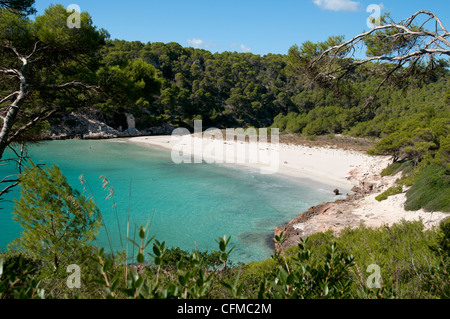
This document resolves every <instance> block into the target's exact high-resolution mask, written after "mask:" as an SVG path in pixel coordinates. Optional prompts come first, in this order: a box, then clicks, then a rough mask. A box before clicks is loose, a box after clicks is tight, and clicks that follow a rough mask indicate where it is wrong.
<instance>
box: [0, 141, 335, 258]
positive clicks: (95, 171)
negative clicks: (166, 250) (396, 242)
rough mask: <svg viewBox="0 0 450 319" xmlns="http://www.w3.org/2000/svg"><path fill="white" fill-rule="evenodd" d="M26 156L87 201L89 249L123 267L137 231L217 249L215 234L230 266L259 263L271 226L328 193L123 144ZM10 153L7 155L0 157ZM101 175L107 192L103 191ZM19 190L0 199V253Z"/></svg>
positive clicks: (54, 147)
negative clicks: (112, 256) (96, 222)
mask: <svg viewBox="0 0 450 319" xmlns="http://www.w3.org/2000/svg"><path fill="white" fill-rule="evenodd" d="M27 154H28V156H29V158H30V159H31V160H32V161H33V162H34V163H35V164H38V165H41V167H43V166H47V167H51V166H52V165H53V164H55V165H57V166H58V167H59V168H60V169H61V171H62V172H63V174H64V175H65V177H66V178H67V180H68V182H69V183H70V185H71V186H72V187H73V188H74V189H77V190H79V191H80V192H82V193H83V194H84V195H85V196H86V197H88V198H90V199H92V200H94V201H95V203H96V204H97V206H98V207H99V209H100V211H101V214H102V216H103V220H104V224H105V226H103V227H102V228H101V229H100V231H99V234H98V235H97V239H96V241H95V245H97V246H99V247H103V248H105V251H107V252H109V251H112V252H113V253H115V252H120V251H127V250H128V255H129V256H130V262H132V259H133V254H136V251H137V250H136V249H135V248H133V244H132V243H131V240H135V239H136V237H137V233H138V232H137V231H138V230H139V228H140V227H141V226H146V227H147V229H148V234H149V236H153V235H154V236H155V238H156V239H157V240H159V241H160V242H162V241H165V243H166V246H167V247H179V248H181V249H184V250H188V251H194V250H200V251H205V250H208V251H211V250H218V244H217V242H216V241H217V240H218V237H223V236H227V238H228V237H230V238H231V239H230V248H231V247H235V248H234V250H233V251H232V253H231V255H230V260H231V261H233V262H234V263H235V264H239V263H248V262H252V261H260V260H264V259H267V258H270V257H271V256H272V255H273V253H274V250H273V249H274V247H273V240H272V239H273V230H274V228H275V227H277V226H279V225H283V224H285V223H287V222H289V221H290V220H292V219H293V218H295V217H296V216H298V215H299V214H301V213H302V212H304V211H306V210H308V208H310V207H312V206H315V205H317V204H320V203H322V202H326V201H332V200H334V196H335V195H334V194H333V193H332V190H333V188H332V186H327V185H323V184H320V183H318V182H315V181H312V180H308V179H296V178H287V177H285V176H280V175H262V174H261V173H260V171H258V170H254V169H251V168H247V167H245V168H244V167H236V166H229V165H222V164H208V163H202V164H176V163H174V162H173V161H172V159H171V153H170V152H169V151H167V150H161V149H154V148H150V147H146V146H142V145H137V144H134V143H130V142H127V141H126V140H123V139H112V140H66V141H46V142H40V143H34V144H31V145H28V146H27ZM13 155H14V154H13V153H12V152H11V151H7V153H6V154H5V155H4V158H9V157H14V156H13ZM16 173H17V171H16V166H15V164H14V163H13V162H10V163H9V164H8V163H6V164H5V165H0V178H3V177H4V176H8V175H12V174H16ZM81 176H82V177H83V178H84V180H85V181H86V183H85V184H82V183H81V181H80V177H81ZM105 178H106V179H107V180H108V182H109V184H108V186H109V187H111V188H106V189H105V187H104V182H105ZM111 189H112V190H113V196H108V195H110V194H111V193H110V191H111ZM20 191H21V190H20V187H16V188H14V189H13V190H12V191H11V192H10V193H8V194H7V195H5V196H4V198H3V200H2V201H0V251H6V250H7V246H8V244H9V243H11V242H12V241H13V240H14V239H15V238H17V237H20V235H21V232H22V229H21V226H20V225H19V224H18V223H16V222H14V221H13V219H12V212H13V209H14V202H15V200H16V199H18V198H20ZM108 234H109V239H108ZM127 235H128V238H129V239H131V240H128V238H127ZM135 241H136V240H135ZM127 243H128V245H127Z"/></svg>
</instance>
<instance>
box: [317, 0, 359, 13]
mask: <svg viewBox="0 0 450 319" xmlns="http://www.w3.org/2000/svg"><path fill="white" fill-rule="evenodd" d="M314 4H315V5H316V6H318V7H319V8H321V9H324V10H331V11H358V10H359V8H360V5H361V3H360V2H359V1H351V0H314Z"/></svg>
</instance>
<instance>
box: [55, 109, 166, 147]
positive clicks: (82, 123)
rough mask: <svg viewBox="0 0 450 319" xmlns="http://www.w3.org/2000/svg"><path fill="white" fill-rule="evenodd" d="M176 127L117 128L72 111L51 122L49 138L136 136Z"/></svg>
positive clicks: (130, 121)
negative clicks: (139, 129)
mask: <svg viewBox="0 0 450 319" xmlns="http://www.w3.org/2000/svg"><path fill="white" fill-rule="evenodd" d="M127 120H128V123H129V124H133V123H134V118H133V117H132V115H131V114H127ZM173 130H174V127H173V126H171V125H162V126H158V127H150V128H148V129H145V130H141V131H138V130H137V129H136V128H135V127H134V125H131V126H130V127H128V128H127V129H125V130H123V131H122V130H117V129H114V128H112V127H110V126H108V125H107V124H106V123H104V122H102V121H101V120H99V119H98V118H96V117H95V116H94V115H93V114H90V113H88V112H85V113H81V112H72V113H68V114H65V115H63V116H61V117H60V118H59V119H57V120H54V121H53V122H52V123H51V126H50V130H49V133H48V134H47V138H48V139H51V140H61V139H73V138H78V139H109V138H118V137H135V136H142V135H170V134H172V131H173Z"/></svg>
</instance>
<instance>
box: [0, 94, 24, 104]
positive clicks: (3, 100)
mask: <svg viewBox="0 0 450 319" xmlns="http://www.w3.org/2000/svg"><path fill="white" fill-rule="evenodd" d="M19 93H20V92H19V91H16V92H13V93H11V94H10V95H8V96H7V97H5V98H3V99H1V100H0V104H2V103H3V102H6V101H7V100H9V99H10V98H12V97H13V96H15V95H18V94H19Z"/></svg>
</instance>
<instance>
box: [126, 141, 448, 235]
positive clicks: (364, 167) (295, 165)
mask: <svg viewBox="0 0 450 319" xmlns="http://www.w3.org/2000/svg"><path fill="white" fill-rule="evenodd" d="M189 137H190V136H189ZM127 140H128V141H130V142H133V143H138V144H141V145H147V146H150V147H154V148H160V149H166V150H169V151H172V150H173V149H174V147H178V148H180V147H181V148H184V151H185V152H186V150H187V149H189V150H191V151H192V154H193V155H194V156H195V157H196V158H203V159H204V160H207V161H212V158H214V156H213V155H214V154H215V155H216V161H215V162H217V157H218V158H220V159H223V162H224V163H225V164H224V165H233V166H235V167H239V166H241V167H245V168H250V169H254V170H259V171H260V173H262V174H263V173H276V174H279V175H285V176H289V177H290V178H309V179H311V180H313V181H316V182H320V183H322V184H325V185H330V192H331V191H333V190H334V188H338V189H339V190H340V191H341V192H342V193H344V194H345V193H348V192H350V189H351V188H352V187H353V186H359V185H360V183H361V182H369V183H373V184H375V185H376V186H377V188H378V189H379V191H378V192H377V193H372V194H370V195H367V196H366V197H364V198H362V199H360V200H358V201H356V202H355V203H352V204H351V205H347V206H346V208H347V209H349V210H350V212H348V213H351V214H352V215H355V216H357V217H358V218H357V219H356V221H357V222H358V225H359V223H360V221H364V224H366V225H367V226H369V227H379V226H382V225H385V224H386V225H391V224H393V223H397V222H399V221H401V220H402V219H406V220H418V219H419V218H421V219H423V220H424V222H425V223H426V225H427V226H434V225H437V224H438V223H439V222H440V221H441V220H442V219H444V218H445V217H448V216H449V214H444V213H437V212H436V213H433V214H430V213H427V212H424V211H422V210H421V211H418V212H409V211H406V210H405V209H404V207H403V206H404V203H405V201H406V195H405V194H404V193H403V194H400V195H396V196H391V197H389V198H388V200H386V201H382V202H378V201H376V200H375V197H376V196H377V195H379V194H380V193H381V192H382V191H384V190H386V189H387V188H389V187H391V186H392V185H394V184H395V180H396V179H397V178H398V176H397V177H384V178H382V177H381V176H380V173H381V171H382V170H383V169H384V168H386V167H387V166H388V165H389V164H390V158H389V157H385V156H370V155H367V154H365V153H361V152H356V151H347V150H341V149H331V148H319V147H307V146H300V145H285V144H280V145H279V147H278V148H277V147H273V145H269V144H255V143H241V142H223V141H220V140H219V141H216V143H217V144H211V142H212V140H211V139H203V140H202V139H201V138H192V140H188V139H187V140H184V141H183V140H180V139H174V138H173V137H172V136H148V137H135V138H129V139H127ZM202 142H203V144H202ZM237 146H245V147H246V151H244V152H242V151H241V152H236V150H237ZM208 147H209V148H208ZM212 147H216V148H215V150H216V152H212V151H211V148H212ZM202 150H203V151H202ZM217 150H220V151H222V152H223V154H222V153H220V152H218V151H217ZM250 150H252V152H250ZM255 152H258V154H259V155H260V157H259V158H263V159H265V160H266V162H265V163H254V162H252V161H251V160H250V159H251V158H252V157H251V155H254V153H255ZM236 153H237V154H236ZM207 154H212V155H207ZM230 154H231V155H230ZM233 154H234V156H233ZM250 154H251V155H250ZM202 155H203V156H202ZM274 168H276V169H274ZM318 204H319V203H318ZM323 217H325V216H323ZM317 221H319V220H317ZM358 225H355V226H358Z"/></svg>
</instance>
